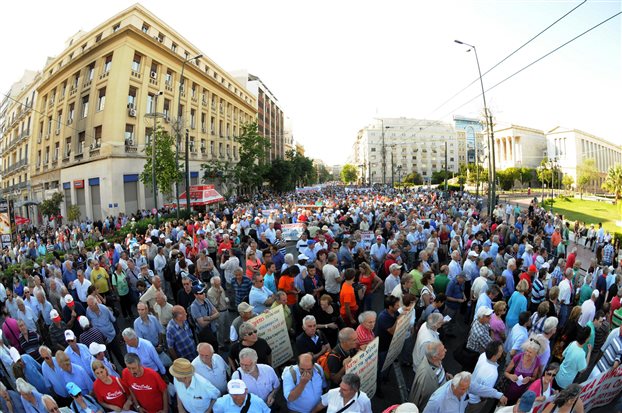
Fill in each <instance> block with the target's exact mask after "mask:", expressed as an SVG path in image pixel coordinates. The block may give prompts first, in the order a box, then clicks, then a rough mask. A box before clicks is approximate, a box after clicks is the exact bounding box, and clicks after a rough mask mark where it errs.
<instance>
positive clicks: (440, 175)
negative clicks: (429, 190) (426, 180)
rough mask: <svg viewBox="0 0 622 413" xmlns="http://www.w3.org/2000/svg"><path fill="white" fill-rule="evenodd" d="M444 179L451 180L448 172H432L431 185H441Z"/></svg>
mask: <svg viewBox="0 0 622 413" xmlns="http://www.w3.org/2000/svg"><path fill="white" fill-rule="evenodd" d="M445 178H447V179H451V172H450V171H447V172H445V170H444V169H443V170H441V171H436V172H432V184H433V185H436V184H442V183H443V182H445Z"/></svg>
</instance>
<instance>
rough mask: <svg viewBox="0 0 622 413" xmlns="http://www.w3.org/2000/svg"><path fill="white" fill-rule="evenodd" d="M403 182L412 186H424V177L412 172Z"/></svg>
mask: <svg viewBox="0 0 622 413" xmlns="http://www.w3.org/2000/svg"><path fill="white" fill-rule="evenodd" d="M402 182H403V183H405V184H411V185H423V177H422V176H421V174H419V172H417V171H412V172H411V173H409V174H408V175H406V176H405V177H404V179H403V180H402Z"/></svg>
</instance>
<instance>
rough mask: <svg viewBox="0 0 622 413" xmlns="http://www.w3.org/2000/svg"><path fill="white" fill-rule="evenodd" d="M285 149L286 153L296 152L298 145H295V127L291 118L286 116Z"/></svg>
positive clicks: (284, 124) (284, 129) (284, 127)
mask: <svg viewBox="0 0 622 413" xmlns="http://www.w3.org/2000/svg"><path fill="white" fill-rule="evenodd" d="M283 149H284V151H285V153H286V154H287V152H289V151H295V150H296V145H295V143H294V125H293V123H292V120H291V118H290V117H289V116H285V120H284V121H283Z"/></svg>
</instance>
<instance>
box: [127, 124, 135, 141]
mask: <svg viewBox="0 0 622 413" xmlns="http://www.w3.org/2000/svg"><path fill="white" fill-rule="evenodd" d="M125 146H134V125H130V124H129V123H128V124H126V125H125Z"/></svg>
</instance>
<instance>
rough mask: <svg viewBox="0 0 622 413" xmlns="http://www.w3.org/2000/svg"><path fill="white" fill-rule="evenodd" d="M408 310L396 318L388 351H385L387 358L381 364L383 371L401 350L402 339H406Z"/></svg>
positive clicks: (408, 324) (408, 321) (408, 320)
mask: <svg viewBox="0 0 622 413" xmlns="http://www.w3.org/2000/svg"><path fill="white" fill-rule="evenodd" d="M410 311H412V310H410ZM410 311H409V312H407V313H404V314H402V315H401V316H400V317H399V318H398V319H397V325H396V326H395V332H394V333H393V338H391V344H389V351H388V352H387V358H386V359H385V360H384V366H382V371H385V370H386V369H388V368H389V367H391V365H392V364H393V362H394V361H395V360H396V359H397V357H398V356H399V355H400V353H401V352H402V347H403V346H404V341H405V340H406V333H407V332H408V329H409V328H410Z"/></svg>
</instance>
